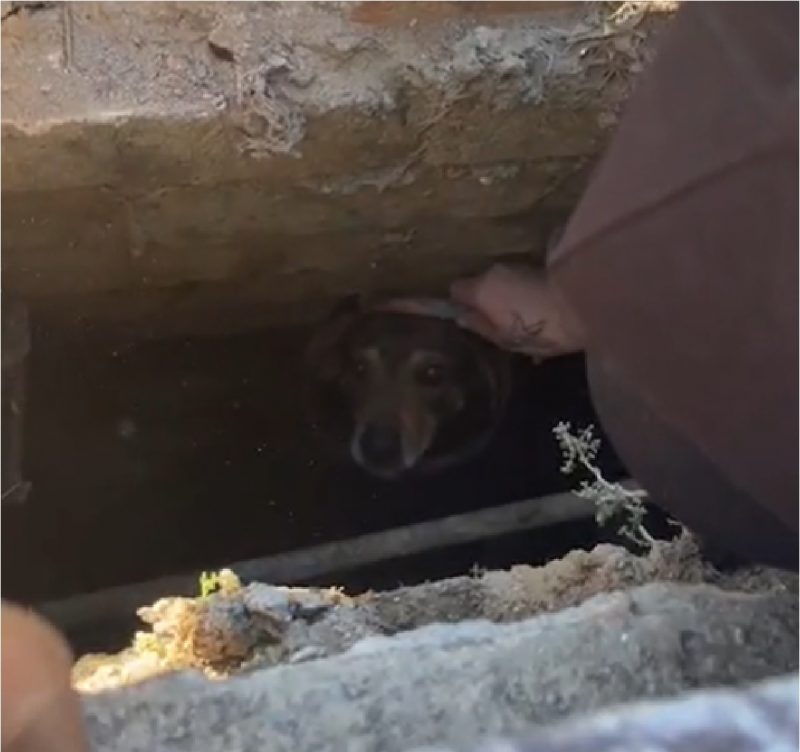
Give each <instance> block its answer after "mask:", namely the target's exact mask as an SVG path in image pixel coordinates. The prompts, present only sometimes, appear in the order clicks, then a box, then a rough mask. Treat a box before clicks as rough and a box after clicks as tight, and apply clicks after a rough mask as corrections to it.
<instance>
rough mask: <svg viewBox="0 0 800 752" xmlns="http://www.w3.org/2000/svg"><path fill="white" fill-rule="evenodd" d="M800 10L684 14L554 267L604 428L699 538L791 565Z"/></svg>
mask: <svg viewBox="0 0 800 752" xmlns="http://www.w3.org/2000/svg"><path fill="white" fill-rule="evenodd" d="M797 22H798V9H797V4H795V3H777V2H765V3H755V2H753V3H704V2H700V3H689V4H687V5H686V6H684V8H683V9H682V10H681V11H680V13H679V15H678V18H677V19H676V21H675V25H674V27H673V28H672V29H671V30H670V35H669V37H668V38H667V39H666V40H665V44H664V47H663V49H662V51H661V55H660V57H659V58H658V60H657V61H656V62H655V64H654V65H653V67H652V68H651V70H650V71H649V72H648V74H647V75H646V76H645V77H644V78H643V80H642V81H641V83H640V85H639V88H638V90H637V92H636V93H635V95H634V96H633V98H632V100H631V101H630V103H629V106H628V109H627V111H626V113H625V116H624V118H623V121H622V123H621V124H620V127H619V130H618V132H617V134H616V137H615V141H614V143H613V145H612V147H611V148H610V150H609V152H608V154H607V155H606V157H605V159H604V160H603V162H602V164H601V165H600V167H599V169H598V170H597V173H596V175H595V177H594V179H593V181H592V184H591V186H590V188H589V190H588V192H587V194H586V195H585V197H584V199H583V201H582V203H581V204H580V206H579V208H578V210H577V212H576V213H575V215H574V216H573V218H572V220H571V222H570V224H569V226H568V227H567V230H566V232H565V234H564V237H563V238H562V241H561V243H560V244H559V246H558V247H557V248H556V249H555V250H554V253H553V255H552V257H551V259H550V263H551V274H552V277H553V279H554V280H555V282H556V284H557V285H558V287H559V288H560V290H561V292H562V294H563V295H564V297H565V298H566V299H567V300H568V301H569V303H570V305H571V306H572V307H573V308H574V312H575V314H576V316H577V317H578V319H579V320H580V321H581V324H582V325H583V327H584V328H585V330H586V335H587V342H588V343H589V346H588V348H587V350H588V356H589V370H590V378H591V382H592V388H593V392H594V397H595V401H596V404H597V408H598V412H599V414H600V417H601V420H603V423H604V425H605V427H606V429H607V430H608V431H609V433H610V435H611V437H612V439H613V440H614V441H615V444H616V445H617V449H618V450H619V451H620V453H621V454H622V456H623V458H624V459H625V460H626V461H627V463H628V466H629V469H630V471H631V472H632V473H633V474H634V475H635V476H636V477H637V478H638V479H639V480H640V482H642V483H643V485H645V487H646V488H647V489H648V490H649V491H650V492H651V494H652V495H653V497H654V499H655V500H656V501H658V502H660V503H661V504H662V505H664V506H665V507H666V508H667V509H668V510H670V511H671V512H672V513H673V514H674V515H675V516H676V517H678V518H679V519H680V520H681V521H683V522H684V523H686V524H687V525H689V526H690V527H693V528H694V529H695V530H696V531H697V532H698V533H700V534H701V535H705V536H707V537H709V538H711V539H712V540H717V541H718V542H720V543H722V544H723V545H727V546H728V547H730V548H731V549H733V550H734V551H738V552H740V553H743V554H746V555H749V556H753V557H755V558H757V559H759V560H761V561H764V562H768V563H773V564H779V565H782V566H790V567H792V568H794V567H795V566H796V564H797V538H798V441H797V438H798V435H797V425H798V423H797V420H798V394H797V389H798V382H797V365H798V330H797V305H798V294H797V293H798V289H797V285H798V235H797V230H798V185H797V181H798V170H797V158H798V153H797V129H798V116H797V108H798V81H797V55H798V34H797Z"/></svg>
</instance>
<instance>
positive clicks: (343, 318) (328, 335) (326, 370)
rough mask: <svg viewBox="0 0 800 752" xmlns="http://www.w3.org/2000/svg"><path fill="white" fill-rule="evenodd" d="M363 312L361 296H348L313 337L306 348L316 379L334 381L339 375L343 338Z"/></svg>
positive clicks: (306, 357) (306, 356)
mask: <svg viewBox="0 0 800 752" xmlns="http://www.w3.org/2000/svg"><path fill="white" fill-rule="evenodd" d="M361 310H362V305H361V299H360V298H359V296H358V295H349V296H347V297H346V298H344V299H343V300H342V301H340V302H339V303H338V304H337V305H336V307H335V308H334V309H333V311H331V314H330V316H329V317H328V320H327V321H325V322H324V323H323V324H322V326H321V327H320V328H319V329H318V330H317V331H316V332H315V333H314V335H313V336H312V338H311V340H310V342H309V343H308V346H307V347H306V353H305V360H306V364H307V365H308V366H309V367H310V368H311V370H312V371H313V373H314V376H315V377H316V378H318V379H320V380H322V381H333V380H334V379H336V377H337V376H338V375H339V373H340V370H341V367H342V357H341V355H342V354H341V351H340V345H341V342H342V338H343V336H344V334H345V332H346V331H347V329H348V327H349V326H350V324H352V322H353V321H354V319H355V318H356V316H357V315H358V314H359V313H360V312H361Z"/></svg>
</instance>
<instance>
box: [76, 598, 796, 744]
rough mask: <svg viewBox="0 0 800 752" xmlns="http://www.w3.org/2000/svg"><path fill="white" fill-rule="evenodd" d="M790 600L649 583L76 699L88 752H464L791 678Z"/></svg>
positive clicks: (793, 624) (792, 608) (793, 663)
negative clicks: (428, 748) (523, 613)
mask: <svg viewBox="0 0 800 752" xmlns="http://www.w3.org/2000/svg"><path fill="white" fill-rule="evenodd" d="M796 634H797V601H796V598H795V597H794V596H792V595H790V594H788V593H777V592H776V593H769V594H761V595H752V594H741V593H723V592H721V591H719V590H718V589H716V588H714V587H711V586H677V585H666V584H654V585H648V586H644V587H641V588H636V589H633V590H630V591H627V592H618V593H612V594H607V595H601V596H598V597H596V598H593V599H591V600H590V601H588V602H586V603H585V604H583V605H581V606H579V607H576V608H571V609H567V610H565V611H562V612H559V613H556V614H552V615H544V616H539V617H536V618H534V619H531V620H529V621H524V622H520V623H515V624H510V625H496V624H491V623H488V622H470V623H462V624H458V625H441V624H439V625H431V626H428V627H424V628H421V629H418V630H415V631H413V632H409V633H405V634H402V635H399V636H396V637H394V638H386V637H381V638H368V639H367V640H365V641H363V642H360V643H357V644H356V646H354V647H353V648H352V649H351V650H350V651H348V652H347V653H344V654H342V655H339V656H337V657H333V658H330V659H322V660H318V661H315V662H311V663H308V664H299V665H294V666H286V667H277V668H273V669H267V670H262V671H257V672H255V673H253V674H251V675H246V676H242V677H238V678H236V679H232V680H229V681H226V682H219V683H212V682H208V681H206V680H203V679H202V678H200V677H199V676H197V675H194V674H177V675H174V676H171V677H166V678H162V679H155V680H152V681H150V682H146V683H144V684H142V685H138V686H134V687H129V688H127V689H123V690H119V691H116V692H110V693H107V694H101V695H97V696H87V697H85V698H84V704H85V710H86V719H87V723H88V727H89V730H90V734H91V737H92V741H93V744H94V749H96V750H97V752H104V751H105V750H112V749H113V750H115V751H116V752H133V750H143V749H152V750H175V751H176V752H177V751H178V750H195V751H197V752H216V751H217V750H220V751H221V750H226V752H251V751H252V752H255V750H263V749H270V750H275V751H276V752H279V751H281V750H293V751H296V752H304V751H305V750H309V751H310V750H343V749H344V750H347V749H352V750H356V749H357V750H360V752H371V751H372V750H375V751H376V752H377V750H382V751H383V752H391V751H395V750H396V751H398V752H399V751H400V750H405V749H408V748H410V747H414V746H422V745H425V744H434V743H438V744H444V745H445V746H448V745H449V746H451V747H453V748H459V747H467V746H468V745H469V744H473V743H474V742H475V740H477V739H481V738H487V737H489V736H519V735H520V734H526V733H530V732H531V731H532V729H533V728H534V727H536V726H539V725H541V724H544V723H549V722H553V721H556V720H559V719H564V718H566V717H569V716H574V715H576V714H578V713H586V712H588V711H591V710H597V709H600V708H603V707H609V706H612V705H614V704H617V703H623V702H630V701H633V700H638V699H642V698H651V699H656V698H662V697H667V696H673V695H675V694H677V693H679V692H681V691H684V690H686V689H690V688H702V687H711V686H725V685H742V684H746V683H748V682H752V681H757V680H761V679H764V678H768V677H771V676H776V675H780V674H784V673H787V672H789V671H794V670H796V669H797V646H796Z"/></svg>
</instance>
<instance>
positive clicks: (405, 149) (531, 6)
mask: <svg viewBox="0 0 800 752" xmlns="http://www.w3.org/2000/svg"><path fill="white" fill-rule="evenodd" d="M45 5H48V6H50V4H45ZM642 5H645V4H624V7H623V12H622V13H621V14H618V15H613V11H614V7H610V6H609V4H601V3H585V4H584V3H522V4H513V3H475V4H469V3H467V4H464V3H419V4H416V3H414V4H405V3H388V4H384V3H381V4H374V5H373V4H370V3H334V2H328V3H213V2H210V3H181V2H175V3H148V4H146V5H143V4H139V3H111V4H107V3H91V2H90V3H66V4H52V6H50V7H45V8H44V9H42V10H25V9H22V10H19V11H17V12H14V13H12V14H10V15H7V14H6V15H5V18H4V21H3V26H2V30H3V52H4V55H3V70H2V73H3V90H2V104H3V122H2V127H3V131H2V134H3V150H2V167H3V186H2V187H3V209H4V212H3V239H4V252H3V272H4V284H5V286H6V289H10V290H14V291H18V292H22V293H25V294H26V295H29V296H31V298H32V299H34V300H36V301H37V302H38V305H39V307H40V308H41V307H42V306H43V305H44V304H45V302H46V303H47V305H46V306H45V308H48V309H49V310H51V311H52V312H53V313H54V314H68V315H69V316H70V317H72V318H79V317H80V316H81V315H82V314H86V315H87V316H89V317H90V318H91V317H98V316H99V317H100V319H103V320H106V321H108V322H111V321H113V320H116V321H117V322H118V323H120V324H125V323H132V324H134V326H135V327H136V329H137V330H139V331H147V330H153V332H156V333H162V332H163V333H166V332H167V331H179V332H182V331H193V330H197V329H214V330H226V329H235V328H241V327H242V326H253V325H258V324H259V323H265V322H267V323H268V322H270V321H274V320H275V319H280V321H281V322H283V323H286V322H287V321H289V320H292V319H303V318H307V317H310V316H316V315H317V314H318V313H319V311H320V310H321V309H322V308H323V306H326V305H327V304H328V302H329V301H330V299H331V298H332V297H334V296H337V295H339V294H342V293H344V292H351V291H358V290H373V291H374V290H377V289H386V288H392V289H394V290H396V291H402V290H406V289H414V290H420V289H422V288H425V289H429V288H430V289H433V288H435V287H436V286H438V285H440V284H441V283H442V282H444V281H446V280H448V279H449V278H450V277H452V276H453V275H454V274H456V273H458V272H463V271H466V270H468V269H470V268H473V267H476V266H482V265H483V264H484V263H485V262H486V259H487V257H492V256H501V255H503V256H504V255H515V254H529V253H533V254H536V253H540V252H541V250H542V248H543V243H544V235H545V234H546V233H547V232H548V230H549V224H551V223H552V222H553V221H554V217H558V216H561V215H562V214H563V213H564V212H565V211H567V210H568V209H569V208H570V207H571V206H572V204H573V203H574V201H575V199H576V197H577V195H578V193H579V191H580V189H581V186H582V185H583V182H584V180H585V177H586V171H587V168H588V167H589V166H590V164H591V161H592V159H593V158H594V157H595V156H596V155H597V153H598V151H599V150H600V149H601V148H602V146H603V144H604V143H605V141H606V138H607V135H608V133H609V130H610V128H611V127H613V124H614V122H615V120H616V114H617V111H618V109H619V107H620V105H621V103H622V102H623V101H624V100H625V98H626V96H627V94H628V93H629V90H630V85H631V82H632V80H633V78H634V76H635V75H636V74H637V73H638V72H639V71H640V70H641V68H642V67H643V66H644V65H645V64H646V62H647V60H648V57H649V56H650V54H651V52H652V49H653V45H654V40H655V38H656V36H657V34H656V33H655V32H657V31H658V30H659V29H660V28H661V27H662V26H663V25H664V23H665V20H666V16H665V14H664V13H663V12H661V11H662V10H663V5H664V4H657V5H656V6H651V9H650V10H649V11H648V12H646V13H645V12H644V10H643V9H642V7H641V6H642ZM379 6H380V7H379ZM511 6H514V7H511ZM611 6H613V4H611ZM631 8H633V10H630V9H631ZM654 9H655V10H654ZM75 294H81V297H80V298H78V299H74V298H73V296H74V295H75ZM309 301H311V303H309ZM210 312H211V313H210Z"/></svg>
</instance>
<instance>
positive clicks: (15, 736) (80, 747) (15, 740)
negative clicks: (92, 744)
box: [1, 603, 88, 752]
mask: <svg viewBox="0 0 800 752" xmlns="http://www.w3.org/2000/svg"><path fill="white" fill-rule="evenodd" d="M2 646H3V651H2V696H3V713H2V736H1V738H2V750H3V752H34V750H35V751H36V752H49V751H50V750H52V751H53V752H56V751H59V752H86V751H87V750H88V744H87V741H86V736H85V733H84V730H83V716H82V711H81V706H80V701H79V698H78V696H77V694H76V693H75V692H74V691H73V689H72V687H71V685H70V671H71V668H72V655H71V653H70V650H69V648H68V647H67V645H66V643H65V641H64V640H63V638H62V637H61V636H60V635H59V634H58V633H57V632H56V631H55V630H54V629H53V628H52V627H51V626H50V625H48V624H47V623H46V622H45V621H44V620H43V619H41V618H40V617H38V616H36V615H35V614H33V613H32V612H30V611H27V610H25V609H22V608H19V607H18V606H13V605H11V604H8V603H3V606H2Z"/></svg>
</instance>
